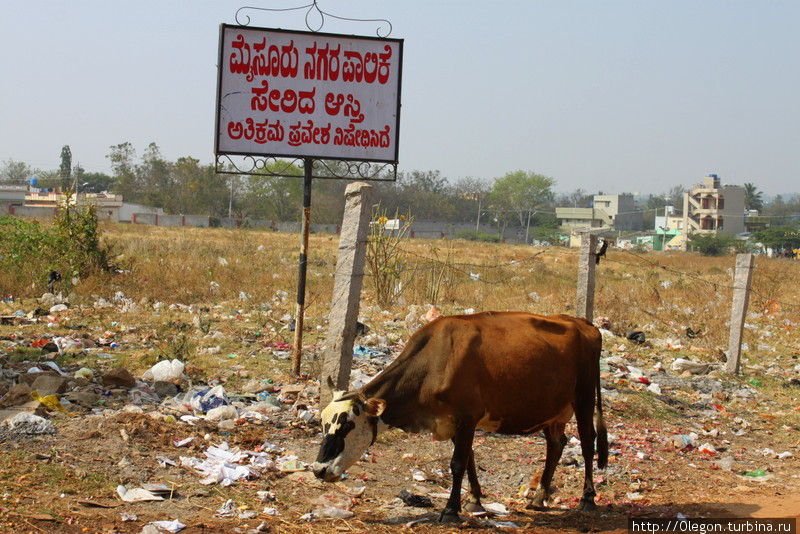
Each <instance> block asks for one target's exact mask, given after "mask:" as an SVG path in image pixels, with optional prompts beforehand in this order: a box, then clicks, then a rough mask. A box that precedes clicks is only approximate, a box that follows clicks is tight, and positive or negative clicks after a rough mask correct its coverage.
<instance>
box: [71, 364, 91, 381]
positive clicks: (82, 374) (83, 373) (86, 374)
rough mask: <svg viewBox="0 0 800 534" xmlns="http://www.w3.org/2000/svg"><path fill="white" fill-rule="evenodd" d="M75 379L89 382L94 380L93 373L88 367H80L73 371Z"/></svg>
mask: <svg viewBox="0 0 800 534" xmlns="http://www.w3.org/2000/svg"><path fill="white" fill-rule="evenodd" d="M75 378H85V379H86V380H89V381H90V382H91V381H92V379H94V371H92V370H91V369H89V368H88V367H81V368H80V369H78V370H77V371H75Z"/></svg>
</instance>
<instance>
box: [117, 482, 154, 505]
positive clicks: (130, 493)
mask: <svg viewBox="0 0 800 534" xmlns="http://www.w3.org/2000/svg"><path fill="white" fill-rule="evenodd" d="M117 495H119V498H120V499H122V500H123V501H125V502H144V501H163V500H164V497H161V496H160V495H156V494H155V493H153V492H152V491H148V490H146V489H144V488H133V489H128V488H126V487H125V486H123V485H121V484H120V485H119V486H117Z"/></svg>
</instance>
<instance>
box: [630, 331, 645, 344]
mask: <svg viewBox="0 0 800 534" xmlns="http://www.w3.org/2000/svg"><path fill="white" fill-rule="evenodd" d="M625 338H626V339H629V340H631V341H633V342H634V343H637V344H639V345H642V344H643V343H644V342H645V341H647V338H646V337H645V335H644V332H642V331H641V330H632V331H631V332H628V333H627V334H626V335H625Z"/></svg>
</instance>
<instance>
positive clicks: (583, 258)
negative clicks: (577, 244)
mask: <svg viewBox="0 0 800 534" xmlns="http://www.w3.org/2000/svg"><path fill="white" fill-rule="evenodd" d="M596 251H597V236H596V235H594V234H590V233H588V232H585V233H582V234H581V255H580V258H579V259H578V298H577V300H576V302H575V315H577V316H578V317H583V318H585V319H587V320H589V321H593V320H594V271H595V264H596V261H597V260H596V258H595V252H596Z"/></svg>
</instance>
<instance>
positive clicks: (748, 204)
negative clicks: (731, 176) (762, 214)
mask: <svg viewBox="0 0 800 534" xmlns="http://www.w3.org/2000/svg"><path fill="white" fill-rule="evenodd" d="M762 196H763V195H762V193H761V191H759V190H758V188H757V187H756V186H755V185H753V184H752V183H750V182H747V183H746V184H744V207H745V209H748V210H758V211H761V210H762V209H764V199H763V198H762Z"/></svg>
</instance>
